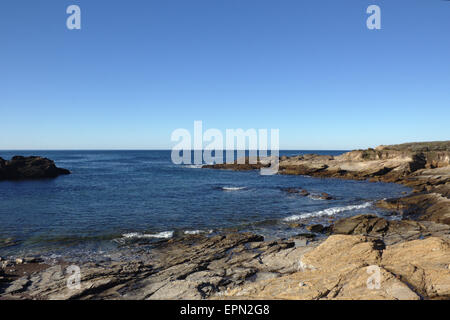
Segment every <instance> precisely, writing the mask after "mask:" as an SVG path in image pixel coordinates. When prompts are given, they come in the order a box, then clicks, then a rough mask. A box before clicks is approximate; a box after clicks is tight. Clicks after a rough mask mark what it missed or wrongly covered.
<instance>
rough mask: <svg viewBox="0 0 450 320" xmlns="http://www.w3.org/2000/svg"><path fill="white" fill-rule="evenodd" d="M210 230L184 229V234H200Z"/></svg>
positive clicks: (210, 231)
mask: <svg viewBox="0 0 450 320" xmlns="http://www.w3.org/2000/svg"><path fill="white" fill-rule="evenodd" d="M212 232H213V231H212V230H208V231H204V230H186V231H184V234H201V233H212Z"/></svg>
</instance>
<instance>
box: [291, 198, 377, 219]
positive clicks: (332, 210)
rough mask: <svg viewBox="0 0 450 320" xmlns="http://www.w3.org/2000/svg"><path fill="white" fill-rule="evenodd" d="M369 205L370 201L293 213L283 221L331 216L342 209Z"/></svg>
mask: <svg viewBox="0 0 450 320" xmlns="http://www.w3.org/2000/svg"><path fill="white" fill-rule="evenodd" d="M371 205H372V203H371V202H365V203H363V204H357V205H350V206H345V207H334V208H327V209H324V210H320V211H315V212H309V213H302V214H295V215H292V216H289V217H286V218H284V219H283V221H295V220H300V219H305V218H311V217H320V216H333V215H335V214H338V213H341V212H344V211H352V210H358V209H364V208H368V207H370V206H371Z"/></svg>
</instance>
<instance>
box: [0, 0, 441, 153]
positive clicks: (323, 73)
mask: <svg viewBox="0 0 450 320" xmlns="http://www.w3.org/2000/svg"><path fill="white" fill-rule="evenodd" d="M72 4H77V5H79V6H80V8H81V11H82V12H81V14H82V29H81V30H68V29H67V28H66V19H67V17H68V15H67V14H66V8H67V7H68V6H69V5H72ZM371 4H377V5H379V6H380V8H381V19H382V22H381V23H382V30H368V29H367V28H366V19H367V17H368V15H367V14H366V8H367V7H368V6H369V5H371ZM449 17H450V2H446V1H440V0H409V1H406V0H396V1H376V0H371V1H365V0H345V1H336V0H322V1H312V0H310V1H302V0H277V1H275V0H158V1H156V0H130V1H123V0H122V1H119V0H116V1H105V0H95V1H92V0H69V1H66V0H45V1H44V0H43V1H32V0H28V1H23V0H2V1H1V4H0V46H1V48H0V72H1V77H0V115H1V116H0V123H1V136H0V149H98V148H100V149H141V148H142V149H151V148H166V149H170V148H171V147H172V146H173V145H174V144H175V142H171V141H170V135H171V133H172V131H173V130H175V129H177V128H186V129H189V130H190V131H191V132H192V131H193V122H194V120H202V121H203V126H204V128H205V129H208V128H218V129H221V130H225V129H226V128H243V129H249V128H256V129H259V128H266V129H271V128H278V129H280V144H281V148H282V149H354V148H366V147H371V146H376V145H379V144H391V143H401V142H409V141H429V140H448V139H449V138H450V126H449V122H450V121H449V119H450V38H449V34H450V18H449Z"/></svg>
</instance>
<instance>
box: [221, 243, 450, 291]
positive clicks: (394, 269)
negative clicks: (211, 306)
mask: <svg viewBox="0 0 450 320" xmlns="http://www.w3.org/2000/svg"><path fill="white" fill-rule="evenodd" d="M449 262H450V242H449V241H446V240H443V239H440V238H435V237H430V238H427V239H425V240H414V241H408V242H403V243H399V244H395V245H392V246H387V247H384V246H382V245H380V243H378V242H377V241H374V240H371V239H370V238H368V237H364V236H348V235H334V236H330V237H329V238H328V239H327V240H326V241H325V242H323V243H322V244H321V245H320V246H318V247H317V248H315V249H314V250H311V251H310V252H308V253H305V254H304V255H303V256H302V257H301V259H300V260H299V271H298V272H296V273H293V274H291V275H287V276H283V277H281V278H277V279H269V280H264V281H261V282H256V283H251V284H246V285H244V286H242V287H239V288H236V289H230V290H228V291H227V292H226V293H225V294H224V298H225V299H229V298H233V299H236V298H238V299H247V298H251V299H307V300H311V299H365V300H366V299H370V300H372V299H390V300H419V299H442V298H449V297H450V268H449Z"/></svg>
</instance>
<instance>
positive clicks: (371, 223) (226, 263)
mask: <svg viewBox="0 0 450 320" xmlns="http://www.w3.org/2000/svg"><path fill="white" fill-rule="evenodd" d="M261 166H264V164H261V163H257V164H249V163H246V164H243V165H240V164H227V165H216V166H206V167H207V168H214V169H231V170H254V169H259V168H261ZM280 174H293V175H308V176H313V177H319V178H320V177H332V178H341V179H357V180H361V179H368V180H371V181H384V182H395V183H401V184H404V185H407V186H410V187H411V188H413V190H414V191H413V194H412V195H408V196H405V197H402V198H396V199H386V200H383V201H380V202H378V203H377V205H378V206H380V207H382V208H385V209H387V210H392V211H394V212H396V214H398V215H400V216H401V218H402V219H401V220H398V221H389V220H386V219H384V218H381V217H378V216H376V215H373V214H370V212H368V214H364V215H359V216H354V217H350V218H344V219H340V220H338V221H335V222H334V223H333V224H332V225H331V226H329V227H326V228H324V227H323V226H322V228H320V226H316V227H315V228H313V227H312V228H311V232H312V233H309V234H298V235H297V236H295V237H292V238H289V239H279V240H275V241H264V239H263V238H262V237H261V236H259V235H255V234H251V233H226V234H222V235H216V236H205V235H189V236H185V237H182V238H176V239H171V240H168V241H161V242H158V243H157V244H155V245H154V246H153V248H152V249H151V250H148V249H146V248H144V247H143V248H142V250H141V251H140V252H139V258H137V259H136V260H135V261H131V262H128V261H106V262H99V263H86V264H83V265H80V266H79V267H80V271H81V283H80V288H79V289H70V288H69V287H68V286H67V281H68V279H69V278H70V275H71V274H70V273H68V272H67V267H68V264H67V263H66V262H64V261H53V262H50V263H49V262H43V261H39V260H32V259H31V260H30V259H28V260H27V259H18V260H17V261H0V267H1V268H0V299H408V300H409V299H411V300H416V299H450V199H449V197H450V142H439V143H424V144H408V145H399V146H382V147H378V148H376V149H368V150H357V151H352V152H349V153H346V154H343V155H341V156H337V157H332V156H319V155H303V156H296V157H289V158H288V157H282V158H281V159H280ZM286 192H290V193H299V194H300V195H305V194H306V193H307V191H302V190H286ZM320 196H323V197H324V199H326V198H328V197H329V196H330V195H326V194H323V195H320ZM314 232H325V233H327V234H328V235H329V236H328V237H327V238H326V237H318V238H316V237H315V234H314ZM374 275H379V281H378V283H377V282H376V281H375V284H376V285H378V286H375V287H374V286H373V285H374V283H373V282H369V280H370V279H372V280H373V276H374Z"/></svg>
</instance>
